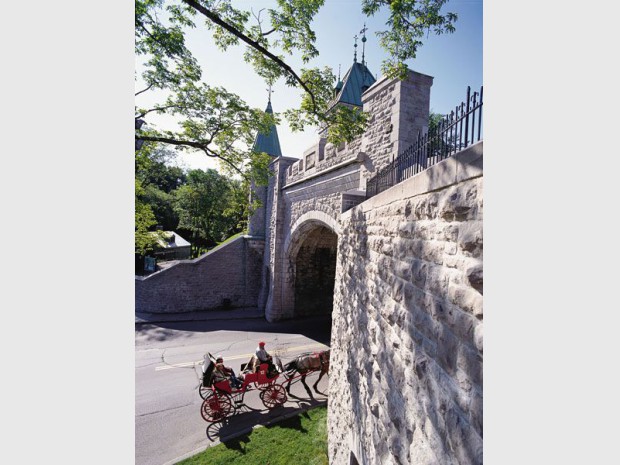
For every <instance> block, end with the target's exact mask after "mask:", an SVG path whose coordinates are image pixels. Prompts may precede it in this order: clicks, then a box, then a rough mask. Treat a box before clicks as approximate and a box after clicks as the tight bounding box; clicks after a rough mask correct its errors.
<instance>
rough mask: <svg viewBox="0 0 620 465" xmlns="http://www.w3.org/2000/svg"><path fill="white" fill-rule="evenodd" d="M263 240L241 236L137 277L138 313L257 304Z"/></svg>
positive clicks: (187, 310) (181, 311) (252, 305)
mask: <svg viewBox="0 0 620 465" xmlns="http://www.w3.org/2000/svg"><path fill="white" fill-rule="evenodd" d="M263 249H264V241H263V240H258V239H252V238H251V237H249V236H243V237H238V238H236V239H234V240H232V241H231V242H228V243H226V244H223V245H221V246H219V247H216V248H215V249H213V250H211V251H210V252H208V253H207V254H205V255H203V256H201V257H199V258H197V259H194V260H182V261H179V262H178V263H176V264H174V265H172V266H171V267H169V268H166V269H164V270H161V271H158V272H156V273H153V274H152V275H149V276H146V277H136V279H135V291H136V295H135V303H136V312H144V313H183V312H192V311H201V310H213V309H219V308H235V307H254V308H255V307H257V306H258V293H259V290H260V276H261V272H262V254H263Z"/></svg>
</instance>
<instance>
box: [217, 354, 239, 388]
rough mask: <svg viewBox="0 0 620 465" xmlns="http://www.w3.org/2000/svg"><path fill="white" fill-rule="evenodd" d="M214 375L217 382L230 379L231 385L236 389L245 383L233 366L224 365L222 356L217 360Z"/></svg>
mask: <svg viewBox="0 0 620 465" xmlns="http://www.w3.org/2000/svg"><path fill="white" fill-rule="evenodd" d="M213 375H214V377H215V382H216V383H218V382H220V381H224V380H226V379H228V380H229V381H230V385H231V386H232V387H233V388H234V389H239V388H241V386H242V384H243V379H242V378H239V377H237V376H236V375H235V372H234V370H233V369H232V368H230V367H227V366H225V365H224V359H223V358H222V357H218V358H217V359H216V360H215V370H214V371H213Z"/></svg>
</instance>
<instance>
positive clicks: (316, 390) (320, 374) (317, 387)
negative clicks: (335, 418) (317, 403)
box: [312, 370, 325, 395]
mask: <svg viewBox="0 0 620 465" xmlns="http://www.w3.org/2000/svg"><path fill="white" fill-rule="evenodd" d="M324 374H325V372H324V371H323V370H321V372H320V373H319V379H317V380H316V383H314V384H313V385H312V387H313V388H314V391H315V392H316V393H318V394H322V395H325V394H323V393H322V392H321V391H319V382H320V381H321V378H323V375H324Z"/></svg>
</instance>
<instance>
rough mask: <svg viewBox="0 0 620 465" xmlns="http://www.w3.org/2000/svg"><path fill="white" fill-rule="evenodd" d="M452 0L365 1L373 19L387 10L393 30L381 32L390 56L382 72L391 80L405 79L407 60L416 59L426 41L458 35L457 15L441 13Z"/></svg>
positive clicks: (383, 44) (381, 37)
mask: <svg viewBox="0 0 620 465" xmlns="http://www.w3.org/2000/svg"><path fill="white" fill-rule="evenodd" d="M447 2H448V0H395V1H389V0H362V12H363V13H364V14H366V15H368V16H373V15H374V14H376V13H377V12H378V11H379V10H380V9H381V8H383V7H387V8H388V10H389V17H388V20H387V22H386V25H387V26H389V29H387V30H385V31H380V32H377V37H379V43H380V44H381V46H382V47H383V49H384V50H386V51H387V52H388V53H389V58H388V59H386V60H384V61H383V63H382V66H381V70H382V72H383V73H384V74H385V75H386V76H388V77H390V78H394V77H398V78H399V79H404V78H405V77H406V76H407V65H406V64H405V61H407V60H410V59H414V58H415V57H416V53H417V51H418V48H420V47H421V46H422V40H421V39H422V38H424V37H425V36H428V34H430V33H431V32H432V33H433V34H437V35H439V34H443V33H452V32H454V30H455V29H454V24H453V23H454V22H455V21H456V20H457V15H456V14H454V13H446V14H445V15H442V14H441V13H440V11H441V9H442V7H443V6H444V5H445V4H446V3H447Z"/></svg>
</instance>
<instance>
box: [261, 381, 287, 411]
mask: <svg viewBox="0 0 620 465" xmlns="http://www.w3.org/2000/svg"><path fill="white" fill-rule="evenodd" d="M261 399H262V401H263V404H265V407H267V408H268V409H272V408H274V407H277V406H278V405H282V404H283V403H284V402H286V399H287V397H286V390H285V389H284V388H283V387H282V386H281V385H280V384H273V385H271V386H269V388H268V389H265V391H263V392H262V396H261Z"/></svg>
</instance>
